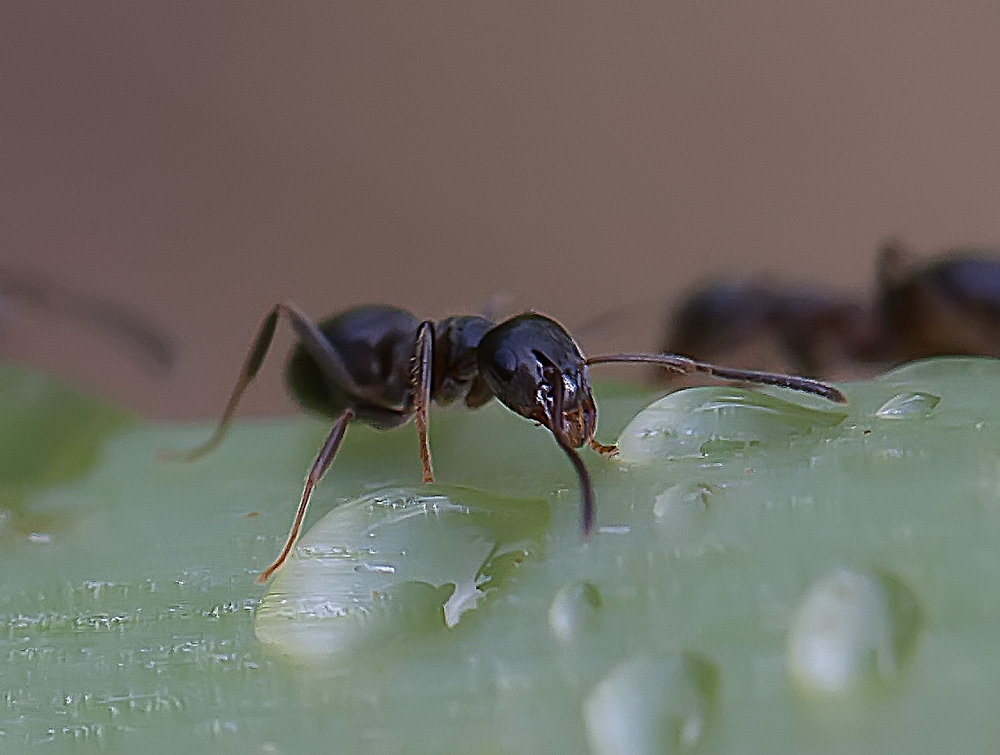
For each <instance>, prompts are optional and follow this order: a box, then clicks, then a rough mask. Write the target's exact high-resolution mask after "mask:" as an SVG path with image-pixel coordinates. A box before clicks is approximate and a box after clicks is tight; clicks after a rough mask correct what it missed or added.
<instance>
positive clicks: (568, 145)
mask: <svg viewBox="0 0 1000 755" xmlns="http://www.w3.org/2000/svg"><path fill="white" fill-rule="evenodd" d="M998 36H1000V3H996V2H993V1H992V0H990V1H988V2H958V3H951V4H944V3H937V2H934V3H932V2H910V1H907V2H904V1H903V0H883V1H882V2H870V1H868V2H853V3H852V2H843V3H828V2H824V3H819V2H800V1H799V0H795V1H792V0H789V1H788V2H780V1H777V0H759V1H757V2H727V3H713V2H684V3H679V2H660V1H653V0H643V1H641V2H633V3H620V2H592V3H542V2H537V1H536V0H530V1H525V2H501V3H490V4H486V3H470V2H454V3H442V2H434V3H380V2H379V3H376V2H370V3H346V2H325V1H324V2H318V1H317V2H312V3H304V2H281V3H278V2H249V1H243V2H212V3H195V2H173V3H125V2H111V3H99V2H86V3H79V2H55V3H45V4H42V3H36V2H33V1H32V0H28V1H26V2H14V1H13V0H6V1H5V2H4V3H2V4H0V166H2V178H0V243H2V248H3V255H4V260H3V261H4V263H5V264H6V266H7V267H8V268H10V269H14V270H23V269H25V268H31V269H35V270H41V271H43V272H45V273H46V274H49V275H51V276H52V277H53V278H54V279H55V280H56V281H58V282H59V283H61V284H64V285H69V286H73V287H74V288H75V289H77V290H79V291H81V292H86V293H91V294H97V295H101V296H107V297H113V298H115V299H117V300H121V301H122V302H125V303H128V304H129V305H131V306H134V307H136V308H138V309H140V310H142V311H144V312H148V313H150V314H151V315H153V316H155V317H157V318H159V319H160V320H161V321H162V322H163V323H164V324H166V325H167V326H169V327H170V328H172V329H173V331H174V332H175V334H176V336H177V338H178V340H179V342H180V344H181V346H182V354H181V357H182V362H181V364H180V365H179V370H178V372H177V373H176V374H175V376H174V377H172V378H170V379H168V380H165V381H155V380H152V379H150V378H148V377H147V376H145V375H144V374H143V373H142V372H141V371H140V370H138V369H137V368H136V367H135V366H134V365H133V364H132V363H131V362H129V361H128V360H127V359H123V358H121V357H120V355H119V353H118V352H116V351H115V350H114V349H112V348H109V347H108V346H107V345H106V344H105V343H104V342H103V341H102V340H101V339H100V338H97V337H94V336H92V335H91V334H89V333H88V332H86V331H85V330H83V329H80V328H76V327H73V326H70V325H67V324H65V323H60V322H58V321H56V320H54V319H51V318H45V317H43V316H40V315H37V314H34V313H30V312H26V311H23V310H20V309H17V308H13V307H10V308H7V309H5V310H4V312H5V313H6V314H7V315H9V318H8V320H7V322H6V325H7V327H6V328H5V329H4V331H3V341H2V345H0V347H2V349H3V354H4V357H5V358H7V359H16V360H19V361H25V362H28V363H31V364H34V365H38V366H41V367H44V368H46V369H54V370H58V371H59V372H60V373H62V374H65V375H68V376H71V377H73V378H74V379H77V380H79V381H82V382H85V383H88V384H90V385H95V386H99V390H101V391H102V392H103V393H105V394H106V395H109V396H112V397H115V398H116V399H118V400H120V401H123V402H125V403H127V404H128V405H130V406H133V407H136V408H138V409H140V410H141V411H143V412H145V413H147V414H150V415H155V416H173V417H199V416H207V415H212V414H215V413H216V412H217V411H218V410H219V408H220V407H221V405H222V403H223V401H224V399H225V396H226V394H227V393H228V390H229V388H230V385H231V383H232V380H233V378H234V375H235V372H236V370H237V367H238V364H239V362H240V361H241V360H242V357H243V354H244V353H245V351H246V349H247V347H248V344H249V341H250V338H251V336H252V334H253V332H254V329H255V328H256V325H257V323H258V321H259V319H260V317H261V316H262V315H263V313H264V312H265V311H266V310H267V309H268V307H269V306H270V305H271V304H273V303H274V302H276V301H278V300H281V299H285V298H291V299H294V300H295V301H296V302H298V303H299V304H300V305H301V306H302V307H303V308H305V309H306V310H307V311H309V312H311V313H314V314H315V315H316V316H321V315H325V314H329V313H330V312H333V311H336V310H339V309H342V308H344V307H346V306H348V305H351V304H356V303H360V302H369V301H380V302H389V303H396V304H399V305H402V306H405V307H408V308H411V309H413V310H414V311H415V312H417V313H419V314H421V315H425V316H440V315H444V314H448V313H455V312H462V311H467V310H471V309H476V308H477V307H480V306H481V305H482V304H483V303H484V302H485V301H487V300H488V299H489V298H490V297H491V296H493V295H494V294H496V293H498V292H505V293H507V294H509V295H511V297H512V298H513V304H512V307H513V308H514V309H524V308H534V309H538V310H542V311H546V312H548V313H550V314H552V315H554V316H556V317H558V318H560V319H562V320H563V321H564V322H566V323H567V324H569V325H573V324H574V323H581V322H584V321H586V320H587V319H589V318H590V317H592V316H594V315H598V314H600V313H602V312H606V311H608V310H610V309H613V308H615V307H617V306H619V305H621V304H623V303H625V302H630V303H631V305H632V306H633V309H632V310H631V311H632V312H633V314H632V315H631V316H630V315H628V314H626V316H625V318H624V321H623V323H622V324H616V325H615V328H616V331H615V332H613V333H611V335H610V336H608V334H602V335H601V339H602V341H603V342H604V343H605V344H608V343H610V344H612V347H614V346H620V347H621V348H650V347H652V346H653V345H654V343H655V332H656V329H657V327H658V323H657V322H656V318H657V317H658V315H659V311H660V310H661V309H662V308H663V307H665V306H666V305H667V304H668V303H669V302H671V301H675V300H676V297H677V296H678V294H679V293H680V292H681V291H682V290H683V289H684V287H686V286H688V285H690V284H692V283H693V282H695V281H697V280H699V279H702V278H704V277H706V276H709V275H712V274H715V273H718V272H719V271H723V270H729V271H734V272H742V273H753V272H763V273H769V274H771V275H775V276H779V277H781V278H784V279H789V280H791V279H816V280H822V281H826V282H828V283H829V284H830V285H834V286H843V287H847V288H852V289H856V290H859V291H861V290H863V289H864V288H865V287H866V286H867V285H868V283H869V279H870V272H871V264H872V253H873V251H874V249H875V247H876V245H877V244H878V242H879V241H880V239H881V238H882V237H883V236H885V235H886V234H887V233H890V232H893V233H898V234H901V235H902V236H903V237H905V238H906V239H908V240H909V241H910V242H912V243H913V244H914V245H915V246H916V247H917V248H918V249H921V250H925V251H931V250H934V249H937V248H940V247H942V246H946V245H953V244H961V243H974V244H990V243H994V242H998V241H1000V212H998V208H1000V181H998V177H1000V159H998V154H1000V39H998ZM290 340H291V339H290V337H289V336H288V334H287V333H284V334H283V336H282V338H281V341H280V346H281V349H282V350H283V351H284V350H285V349H287V346H288V344H289V343H290ZM584 340H585V342H586V339H584ZM278 361H279V360H277V359H276V360H275V364H273V365H271V366H270V368H268V369H266V370H265V376H264V378H263V379H262V381H261V383H262V384H261V385H260V386H259V387H258V388H257V389H256V390H255V391H254V392H253V393H252V395H251V396H250V400H249V401H248V403H247V407H246V413H248V414H249V413H253V412H274V411H287V410H288V409H289V408H290V406H291V405H290V404H289V403H288V402H287V399H286V398H285V397H284V396H283V390H282V388H281V375H280V373H281V370H280V369H279V368H278V365H277V363H278Z"/></svg>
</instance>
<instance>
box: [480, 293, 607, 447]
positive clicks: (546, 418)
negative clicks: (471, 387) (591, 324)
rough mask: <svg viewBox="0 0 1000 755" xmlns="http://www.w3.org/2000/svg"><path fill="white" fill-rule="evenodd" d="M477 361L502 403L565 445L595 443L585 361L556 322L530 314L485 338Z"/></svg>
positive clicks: (593, 408)
mask: <svg viewBox="0 0 1000 755" xmlns="http://www.w3.org/2000/svg"><path fill="white" fill-rule="evenodd" d="M478 360H479V373H480V375H482V377H483V379H484V380H485V381H486V383H487V384H488V385H489V387H490V389H491V390H492V391H493V393H494V394H495V395H496V397H497V399H499V400H500V402H501V403H502V404H504V405H505V406H506V407H507V408H508V409H510V410H512V411H514V412H517V413H518V414H520V415H521V416H522V417H527V418H528V419H531V420H534V421H535V422H538V423H539V424H540V425H543V426H544V427H547V428H548V429H549V430H550V431H551V432H552V434H553V435H554V436H555V437H556V440H557V441H558V442H559V444H560V445H562V446H564V447H565V446H569V447H571V448H579V447H580V446H582V445H584V444H585V443H587V442H588V441H590V440H591V438H593V437H594V430H595V427H596V425H597V408H596V406H595V405H594V397H593V394H592V393H591V389H590V377H589V375H588V373H587V365H586V361H585V360H584V358H583V355H582V354H581V353H580V349H579V347H578V346H577V345H576V343H575V342H574V341H573V339H572V337H571V336H570V335H569V333H567V332H566V330H565V329H564V328H563V327H562V326H561V325H560V324H559V323H557V322H556V321H555V320H552V319H549V318H548V317H545V316H543V315H538V314H534V313H530V312H529V313H527V314H523V315H518V316H517V317H513V318H511V319H510V320H506V321H505V322H502V323H500V324H499V325H497V326H496V327H495V328H493V329H492V330H490V331H489V332H488V333H487V334H486V335H485V336H483V339H482V341H481V342H480V344H479V350H478Z"/></svg>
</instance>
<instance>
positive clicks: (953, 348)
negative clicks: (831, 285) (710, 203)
mask: <svg viewBox="0 0 1000 755" xmlns="http://www.w3.org/2000/svg"><path fill="white" fill-rule="evenodd" d="M661 348H663V350H664V351H669V352H674V353H678V354H684V355H687V356H690V357H694V358H697V359H702V360H706V361H710V362H712V361H724V362H727V363H735V364H736V365H739V366H741V367H752V368H755V369H771V370H774V369H777V370H787V371H789V372H794V373H796V374H801V375H808V376H810V377H815V378H822V379H830V378H831V377H834V376H836V377H838V378H841V379H843V378H844V377H854V378H857V377H865V376H870V375H873V374H876V373H878V372H881V371H882V370H884V369H886V368H888V367H891V366H892V365H895V364H900V363H903V362H909V361H912V360H914V359H922V358H926V357H933V356H946V355H978V356H992V357H998V356H1000V257H998V256H997V252H996V251H991V250H988V249H975V248H970V249H953V250H950V251H946V252H942V253H939V254H938V255H936V256H935V257H934V258H932V259H931V260H929V261H927V262H923V263H921V262H917V261H915V260H914V259H913V258H912V255H911V254H910V253H909V252H907V251H906V250H905V249H904V248H903V246H902V244H901V243H900V242H899V241H897V240H895V239H889V240H888V241H886V242H884V243H883V245H882V248H881V251H880V252H879V257H878V272H877V276H876V281H875V291H874V296H873V297H872V299H871V301H870V302H864V301H861V300H857V299H853V298H850V297H847V296H844V295H842V294H838V293H834V292H831V291H828V290H826V289H823V288H818V287H782V286H774V285H768V284H766V283H759V282H753V281H739V280H737V281H722V282H719V283H715V284H712V285H710V286H707V287H705V288H702V289H700V290H698V291H696V292H695V293H694V294H692V295H691V296H690V297H688V298H687V299H686V300H685V301H684V302H683V303H682V304H681V306H680V307H678V308H677V309H676V310H675V311H674V313H673V315H672V316H671V318H670V324H669V326H668V328H667V334H666V336H665V337H664V339H663V341H662V342H661ZM659 372H660V374H661V375H662V374H663V371H662V370H661V371H659Z"/></svg>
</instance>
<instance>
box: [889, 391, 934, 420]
mask: <svg viewBox="0 0 1000 755" xmlns="http://www.w3.org/2000/svg"><path fill="white" fill-rule="evenodd" d="M939 403H941V397H940V396H935V395H934V394H933V393H923V392H920V391H917V392H909V393H898V394H896V395H895V396H893V397H892V398H891V399H889V400H888V401H886V402H885V403H884V404H882V406H880V407H879V409H878V411H876V412H875V416H876V417H878V418H879V419H911V418H914V417H926V416H927V415H928V414H930V413H931V412H932V411H934V409H935V408H936V407H937V405H938V404H939Z"/></svg>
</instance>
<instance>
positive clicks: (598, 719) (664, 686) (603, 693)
mask: <svg viewBox="0 0 1000 755" xmlns="http://www.w3.org/2000/svg"><path fill="white" fill-rule="evenodd" d="M717 703H718V670H717V669H716V666H715V664H714V663H712V662H711V661H708V660H707V659H705V658H702V657H701V656H698V655H695V654H694V653H682V654H681V655H680V656H677V657H674V658H669V659H665V660H658V659H654V658H649V657H644V656H636V657H634V658H632V659H631V660H628V661H625V662H623V663H621V664H619V665H618V666H617V667H615V669H613V670H612V671H611V673H610V674H608V675H607V676H606V677H605V678H604V679H603V680H602V681H601V682H599V683H598V684H597V686H596V687H594V689H593V691H591V693H590V695H589V696H588V697H587V699H586V701H585V702H584V725H585V726H586V730H587V739H588V740H589V742H590V746H591V750H592V751H593V752H595V753H598V754H599V755H603V754H604V753H622V752H630V753H633V752H634V753H660V752H679V751H682V750H688V749H691V748H694V747H697V746H698V745H699V744H700V743H701V742H702V740H703V739H704V737H705V735H706V734H707V732H708V729H709V727H710V724H711V721H712V719H713V718H714V715H713V713H714V709H715V708H716V706H717Z"/></svg>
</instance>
